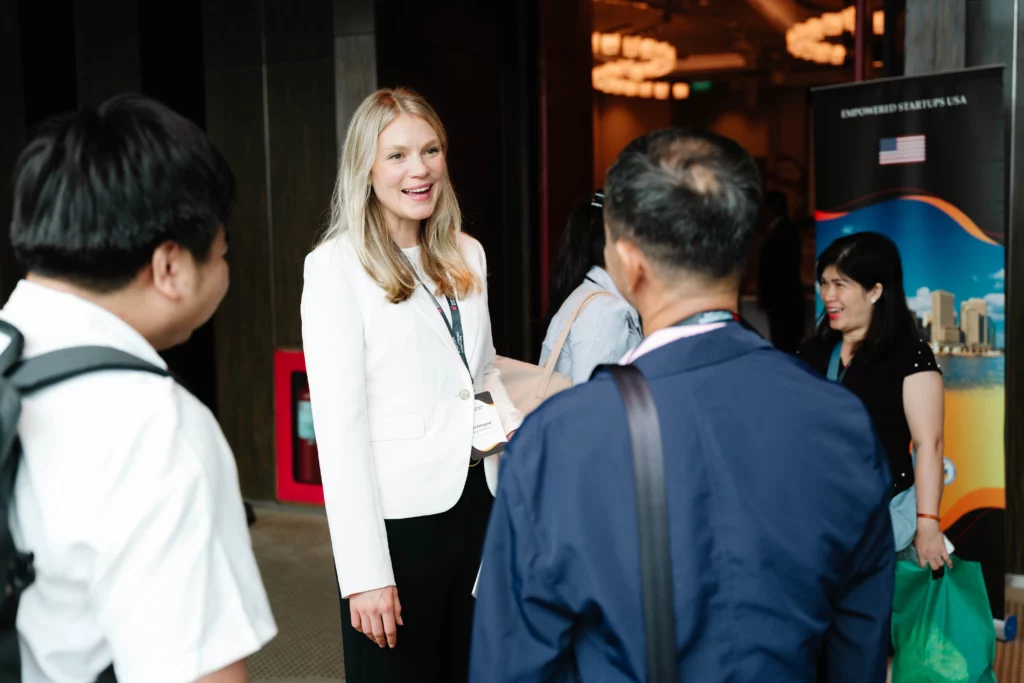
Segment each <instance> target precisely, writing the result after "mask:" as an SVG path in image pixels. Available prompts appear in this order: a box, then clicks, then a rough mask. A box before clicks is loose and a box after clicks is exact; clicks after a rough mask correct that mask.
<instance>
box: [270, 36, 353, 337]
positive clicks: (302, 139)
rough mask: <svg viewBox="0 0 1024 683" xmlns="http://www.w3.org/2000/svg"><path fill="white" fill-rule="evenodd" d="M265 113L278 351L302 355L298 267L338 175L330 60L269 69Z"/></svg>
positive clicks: (323, 220) (324, 214) (320, 222)
mask: <svg viewBox="0 0 1024 683" xmlns="http://www.w3.org/2000/svg"><path fill="white" fill-rule="evenodd" d="M326 28H327V29H328V31H329V30H330V28H331V25H330V24H327V25H326ZM325 40H326V42H328V44H331V43H333V38H332V37H331V36H330V35H329V34H328V35H327V36H326V39H325ZM332 49H333V48H332ZM267 110H268V117H269V121H270V186H271V188H272V192H271V207H272V208H271V217H272V221H273V255H272V258H273V273H274V306H275V311H276V339H277V347H278V348H288V347H291V348H300V347H301V346H302V326H301V319H300V316H299V302H300V298H301V295H302V268H303V261H304V259H305V257H306V254H308V253H309V251H310V249H311V247H312V245H313V240H314V238H315V237H316V235H317V234H318V233H319V232H320V231H321V230H322V229H323V228H324V227H325V226H326V223H327V220H328V216H329V207H330V200H331V191H332V189H333V187H334V178H335V174H336V172H337V169H336V164H337V161H336V152H335V145H336V142H335V138H336V133H335V115H334V59H333V57H328V58H325V59H317V60H314V61H303V62H286V63H281V64H269V65H268V66H267Z"/></svg>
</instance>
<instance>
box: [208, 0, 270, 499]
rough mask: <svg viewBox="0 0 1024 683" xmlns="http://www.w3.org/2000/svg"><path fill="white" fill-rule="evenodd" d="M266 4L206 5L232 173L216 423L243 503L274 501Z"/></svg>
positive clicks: (213, 119) (215, 108) (219, 140)
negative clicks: (233, 461)
mask: <svg viewBox="0 0 1024 683" xmlns="http://www.w3.org/2000/svg"><path fill="white" fill-rule="evenodd" d="M261 26H262V24H261V12H260V0H203V44H204V55H205V59H204V62H205V66H206V68H205V91H206V130H207V134H208V135H209V136H210V139H211V140H213V142H214V144H216V145H217V147H218V148H219V149H220V151H221V153H222V154H224V157H225V158H226V159H227V161H228V163H229V164H231V168H232V170H233V171H234V173H235V179H236V183H237V202H236V205H235V211H234V215H233V216H232V221H231V225H230V226H229V253H228V262H229V263H230V264H231V289H230V290H229V291H228V294H227V296H226V297H225V299H224V302H223V303H222V304H221V307H220V309H219V310H218V311H217V315H216V316H215V317H214V330H215V343H216V367H217V398H218V401H217V404H218V419H219V421H220V424H221V428H222V429H223V430H224V434H225V436H226V437H227V439H228V442H229V443H230V444H231V448H232V449H233V450H234V453H235V459H236V461H237V463H238V475H239V479H240V481H241V485H242V493H243V495H244V496H246V497H247V498H258V499H265V500H272V499H274V498H275V496H276V484H275V479H274V471H275V470H274V467H275V465H274V463H275V460H274V457H275V452H274V376H273V375H274V320H273V318H274V309H273V272H272V268H271V258H270V254H271V244H270V239H271V237H270V219H269V216H270V214H269V208H268V201H267V199H268V188H267V150H266V145H265V139H266V138H265V133H266V131H265V127H264V123H265V121H264V107H263V102H264V94H263V90H264V88H263V85H264V79H263V65H262V60H261V43H262V38H261V34H260V32H261V30H262V29H261Z"/></svg>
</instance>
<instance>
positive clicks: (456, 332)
mask: <svg viewBox="0 0 1024 683" xmlns="http://www.w3.org/2000/svg"><path fill="white" fill-rule="evenodd" d="M398 253H399V254H401V255H402V260H404V261H405V264H406V265H407V266H409V269H410V270H412V274H413V276H414V277H415V278H416V279H417V280H418V281H419V283H420V286H421V287H423V291H424V292H426V293H427V296H429V297H430V300H431V301H433V302H434V307H435V308H437V314H438V315H439V316H441V320H443V321H444V326H445V327H447V328H448V334H450V335H451V337H452V342H453V343H454V344H455V350H456V351H458V352H459V358H461V359H462V364H463V365H465V366H466V372H468V373H469V379H470V380H471V381H472V379H473V371H472V370H470V369H469V360H467V358H466V339H465V336H464V335H463V333H462V313H461V312H460V311H459V302H458V301H457V300H455V299H453V298H452V297H450V296H448V295H447V294H445V299H447V300H448V308H449V310H450V311H451V312H452V321H451V322H450V323H449V322H448V316H446V315H445V314H444V309H443V308H442V307H441V303H440V302H439V301H438V300H437V297H435V296H434V293H433V292H431V291H430V288H429V287H427V285H426V284H425V283H424V282H423V281H422V280H420V278H419V275H417V274H416V269H415V268H413V265H412V263H410V262H409V257H408V256H406V255H405V253H404V252H402V251H399V252H398Z"/></svg>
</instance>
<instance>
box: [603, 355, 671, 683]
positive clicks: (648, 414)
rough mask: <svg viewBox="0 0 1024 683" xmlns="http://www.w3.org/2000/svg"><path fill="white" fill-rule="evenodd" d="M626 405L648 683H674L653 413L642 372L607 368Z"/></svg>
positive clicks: (660, 463)
mask: <svg viewBox="0 0 1024 683" xmlns="http://www.w3.org/2000/svg"><path fill="white" fill-rule="evenodd" d="M602 369H603V370H607V371H608V372H609V373H610V374H611V376H612V378H613V379H614V380H615V384H616V385H617V386H618V389H619V393H620V394H622V400H623V401H624V402H625V404H626V421H627V422H628V423H629V440H630V443H631V445H632V448H633V474H634V478H635V480H636V513H637V521H638V527H637V529H638V535H639V540H640V576H641V586H642V591H643V604H644V632H645V636H646V641H647V680H648V682H649V683H675V681H676V617H675V609H674V606H675V603H674V602H673V597H672V555H671V550H670V547H669V533H668V499H667V494H666V488H665V487H666V484H665V463H664V459H663V454H662V448H661V426H660V424H659V422H658V409H657V406H655V404H654V397H653V396H652V395H651V389H650V387H649V386H648V384H647V380H645V379H644V376H643V373H641V372H640V370H639V369H638V368H637V367H636V366H634V365H606V366H603V367H602Z"/></svg>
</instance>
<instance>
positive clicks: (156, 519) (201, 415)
mask: <svg viewBox="0 0 1024 683" xmlns="http://www.w3.org/2000/svg"><path fill="white" fill-rule="evenodd" d="M0 317H2V318H3V319H5V320H7V321H8V322H10V323H11V324H13V325H14V326H15V327H17V328H18V329H19V330H20V331H21V332H22V334H23V335H24V336H25V352H24V356H25V357H31V356H35V355H38V354H41V353H45V352H47V351H52V350H55V349H59V348H64V347H68V346H77V345H85V344H98V345H105V346H113V347H116V348H119V349H122V350H124V351H127V352H129V353H132V354H134V355H136V356H138V357H140V358H142V359H144V360H147V361H149V362H151V363H154V364H157V365H160V366H161V367H166V365H165V364H164V362H163V360H162V359H161V358H160V356H159V354H158V353H157V352H156V350H155V349H154V348H153V347H152V346H151V345H150V344H149V343H148V342H147V341H146V340H145V339H144V338H143V337H142V336H141V335H140V334H139V333H138V332H136V331H135V329H134V328H132V327H131V326H129V325H128V324H127V323H125V322H124V321H122V320H121V319H120V318H118V317H116V316H115V315H113V314H112V313H110V312H109V311H107V310H106V309H104V308H101V307H99V306H96V305H94V304H92V303H90V302H87V301H85V300H83V299H80V298H78V297H75V296H72V295H69V294H64V293H60V292H57V291H54V290H52V289H49V288H46V287H43V286H40V285H38V284H34V283H31V282H27V281H23V282H21V283H19V284H18V287H17V288H16V290H15V291H14V294H13V295H12V296H11V298H10V300H9V301H8V303H7V305H6V306H5V307H4V309H3V311H2V313H0ZM19 436H20V438H21V442H22V445H23V458H22V462H21V465H20V467H19V470H18V478H17V482H16V484H15V493H14V501H13V505H12V510H11V527H12V532H13V535H14V540H15V543H16V545H17V547H18V548H19V549H21V550H26V551H30V552H33V553H34V554H35V568H36V580H35V583H34V584H32V585H31V586H30V587H29V588H28V589H27V590H26V591H25V593H24V595H23V596H22V600H21V605H20V608H19V610H18V622H17V625H18V633H19V639H20V645H21V657H22V672H23V674H22V675H23V680H24V681H25V682H26V683H34V682H36V681H55V682H58V683H64V682H68V683H71V682H75V683H78V682H81V681H92V680H95V678H96V676H97V675H98V674H99V673H100V672H102V671H103V669H105V668H106V667H107V666H109V665H110V663H111V661H113V663H114V670H115V673H116V674H117V677H118V680H119V681H121V682H122V683H132V682H134V681H145V683H163V682H164V681H166V682H168V683H172V682H173V683H183V682H185V681H194V680H195V679H197V678H200V677H202V676H205V675H207V674H210V673H213V672H214V671H217V670H219V669H221V668H223V667H225V666H228V665H230V664H233V663H234V662H237V661H239V660H241V659H244V658H245V657H247V656H248V655H250V654H252V653H254V652H256V651H257V650H259V649H260V648H261V647H262V646H263V645H264V644H265V643H267V642H268V641H269V640H270V639H271V638H273V637H274V636H275V635H276V633H277V628H276V626H275V624H274V619H273V616H272V614H271V611H270V605H269V602H268V600H267V595H266V592H265V591H264V588H263V583H262V580H261V579H260V573H259V569H258V567H257V565H256V561H255V558H254V556H253V552H252V544H251V539H250V536H249V530H248V526H247V524H246V519H245V512H244V508H243V504H242V498H241V492H240V490H239V485H238V473H237V470H236V468H235V461H234V458H233V456H232V453H231V450H230V448H229V446H228V444H227V442H226V441H225V439H224V436H223V434H222V433H221V430H220V427H219V426H218V424H217V422H216V420H215V419H214V417H213V415H212V414H211V413H210V411H209V410H207V408H206V407H205V406H204V405H203V404H202V403H201V402H200V401H199V400H198V399H196V398H195V397H194V396H192V395H191V394H190V393H189V392H188V391H186V390H185V389H184V388H182V387H181V386H180V385H178V384H177V383H176V382H175V381H174V380H173V379H170V378H166V377H159V376H157V375H151V374H148V373H141V372H99V373H95V374H91V375H85V376H83V377H80V378H76V379H73V380H70V381H67V382H65V383H62V384H59V385H56V386H54V387H53V388H50V389H46V390H43V391H41V392H39V393H38V394H34V395H32V396H30V397H28V398H26V399H25V400H24V401H23V405H22V415H21V422H20V423H19Z"/></svg>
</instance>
